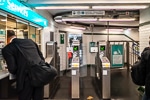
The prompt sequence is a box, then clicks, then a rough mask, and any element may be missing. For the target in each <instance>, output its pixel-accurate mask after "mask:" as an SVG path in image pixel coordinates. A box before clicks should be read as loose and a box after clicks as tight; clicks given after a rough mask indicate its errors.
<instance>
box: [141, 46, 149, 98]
mask: <svg viewBox="0 0 150 100" xmlns="http://www.w3.org/2000/svg"><path fill="white" fill-rule="evenodd" d="M141 64H142V69H141V71H142V73H144V74H143V75H144V76H145V93H144V95H143V99H142V100H150V47H145V48H144V50H143V52H142V53H141Z"/></svg>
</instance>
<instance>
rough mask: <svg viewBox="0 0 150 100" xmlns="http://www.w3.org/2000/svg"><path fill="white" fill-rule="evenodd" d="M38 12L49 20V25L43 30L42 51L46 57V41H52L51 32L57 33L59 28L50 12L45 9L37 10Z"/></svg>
mask: <svg viewBox="0 0 150 100" xmlns="http://www.w3.org/2000/svg"><path fill="white" fill-rule="evenodd" d="M36 12H37V13H39V14H40V15H41V16H43V17H45V18H46V19H47V20H48V26H47V27H44V28H43V30H42V31H41V45H42V48H41V51H42V53H43V55H44V57H46V42H48V41H50V32H54V34H56V33H57V28H56V25H55V23H54V21H53V19H52V16H51V14H50V13H49V12H47V11H43V10H37V11H36ZM55 38H56V36H55Z"/></svg>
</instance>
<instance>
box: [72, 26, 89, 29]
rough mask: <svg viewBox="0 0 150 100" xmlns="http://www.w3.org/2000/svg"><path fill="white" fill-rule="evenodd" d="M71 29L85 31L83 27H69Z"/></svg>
mask: <svg viewBox="0 0 150 100" xmlns="http://www.w3.org/2000/svg"><path fill="white" fill-rule="evenodd" d="M70 28H72V29H78V30H85V29H86V28H85V27H77V26H70Z"/></svg>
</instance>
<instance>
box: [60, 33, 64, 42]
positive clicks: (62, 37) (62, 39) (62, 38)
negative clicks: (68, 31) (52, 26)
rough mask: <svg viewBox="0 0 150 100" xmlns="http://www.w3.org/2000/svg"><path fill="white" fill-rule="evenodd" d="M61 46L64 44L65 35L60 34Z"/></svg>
mask: <svg viewBox="0 0 150 100" xmlns="http://www.w3.org/2000/svg"><path fill="white" fill-rule="evenodd" d="M60 44H64V34H60Z"/></svg>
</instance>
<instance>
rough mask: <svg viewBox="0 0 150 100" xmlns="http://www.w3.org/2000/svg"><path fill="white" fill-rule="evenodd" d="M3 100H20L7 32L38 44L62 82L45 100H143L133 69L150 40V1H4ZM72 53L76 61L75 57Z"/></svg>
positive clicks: (0, 25) (0, 29)
mask: <svg viewBox="0 0 150 100" xmlns="http://www.w3.org/2000/svg"><path fill="white" fill-rule="evenodd" d="M0 5H1V6H0V100H17V91H16V80H15V79H14V80H11V79H10V73H9V71H8V69H7V65H6V62H5V60H4V59H3V57H2V54H1V50H2V48H3V47H5V46H6V45H7V43H8V41H7V30H8V29H11V30H14V31H15V33H16V36H17V38H23V39H32V40H33V41H34V42H36V43H37V45H38V47H39V48H40V50H41V52H42V53H43V55H44V57H45V61H46V62H48V63H49V64H50V65H52V66H54V67H55V68H56V69H57V71H58V76H57V77H56V78H55V80H53V82H51V83H49V84H47V85H45V86H44V98H43V100H142V96H143V93H144V89H145V87H144V86H138V85H135V84H134V83H133V82H132V79H131V75H130V72H131V70H130V69H131V67H132V65H133V64H134V62H135V61H137V60H138V57H139V56H140V54H141V52H142V51H143V49H144V48H145V47H147V46H148V45H149V44H148V43H149V40H150V38H149V37H150V33H149V31H150V13H149V11H150V1H149V0H126V1H125V0H114V1H112V0H92V1H91V0H0ZM69 53H70V54H71V55H69Z"/></svg>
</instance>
